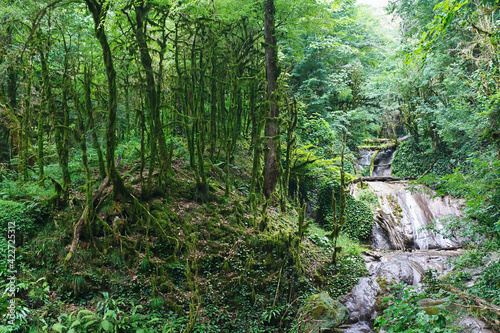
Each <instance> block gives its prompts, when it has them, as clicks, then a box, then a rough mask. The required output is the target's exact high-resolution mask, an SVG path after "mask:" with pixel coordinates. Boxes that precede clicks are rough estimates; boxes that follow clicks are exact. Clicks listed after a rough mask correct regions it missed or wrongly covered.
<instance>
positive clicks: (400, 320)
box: [375, 283, 456, 333]
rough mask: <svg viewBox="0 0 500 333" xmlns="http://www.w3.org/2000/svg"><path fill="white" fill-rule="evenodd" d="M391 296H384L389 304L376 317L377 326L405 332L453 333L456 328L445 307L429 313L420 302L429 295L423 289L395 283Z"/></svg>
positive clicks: (390, 330) (384, 302) (384, 303)
mask: <svg viewBox="0 0 500 333" xmlns="http://www.w3.org/2000/svg"><path fill="white" fill-rule="evenodd" d="M392 288H393V293H392V295H391V296H389V297H386V298H384V300H383V305H385V306H388V308H387V309H385V310H384V313H383V315H382V316H380V317H378V318H377V319H375V326H376V327H377V328H378V329H381V328H383V329H384V330H385V331H387V332H394V333H396V332H398V333H401V332H404V333H417V332H418V333H420V332H422V333H453V332H456V330H455V329H454V328H453V327H451V326H449V325H448V324H449V323H450V322H451V321H452V319H453V318H452V317H451V315H450V313H449V312H448V311H447V310H446V309H443V308H435V310H437V313H436V314H428V313H426V311H425V310H424V309H421V307H420V306H419V304H418V301H419V300H421V299H423V298H425V297H427V295H426V294H425V293H424V292H422V290H418V289H415V288H413V287H408V286H406V285H405V284H404V283H400V284H397V285H394V286H393V287H392ZM433 312H434V311H433Z"/></svg>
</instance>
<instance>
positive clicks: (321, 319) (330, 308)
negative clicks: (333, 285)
mask: <svg viewBox="0 0 500 333" xmlns="http://www.w3.org/2000/svg"><path fill="white" fill-rule="evenodd" d="M300 313H301V317H302V318H304V320H305V321H306V325H305V327H304V328H303V330H301V332H311V333H312V332H318V331H319V332H329V331H332V332H333V329H334V328H335V327H337V326H340V325H342V324H343V323H345V322H346V321H347V319H348V318H349V311H348V310H347V308H346V307H345V306H344V305H343V304H342V303H340V302H339V301H336V300H334V299H332V298H331V297H330V295H328V293H327V292H322V293H319V294H315V295H312V296H310V297H309V298H308V299H307V301H306V303H305V305H304V306H303V307H302V309H301V311H300Z"/></svg>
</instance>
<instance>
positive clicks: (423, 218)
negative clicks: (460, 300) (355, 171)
mask: <svg viewBox="0 0 500 333" xmlns="http://www.w3.org/2000/svg"><path fill="white" fill-rule="evenodd" d="M394 152H395V149H387V150H385V151H382V152H379V153H378V154H377V156H376V157H375V159H374V172H373V176H374V177H380V176H391V167H390V165H391V163H392V159H393V158H394ZM360 155H361V158H360V159H358V165H360V166H366V165H369V164H370V161H371V158H372V155H373V152H372V151H368V150H364V151H360ZM361 186H362V185H361V184H360V183H357V184H354V185H353V187H352V188H351V194H352V195H354V196H356V195H357V193H359V191H360V187H361ZM363 186H365V189H366V188H368V189H369V190H370V191H372V192H373V193H375V194H376V195H377V199H378V208H377V209H376V210H375V212H374V222H375V224H374V228H373V231H372V247H373V248H374V249H375V250H374V251H371V252H368V253H366V255H365V264H366V267H367V269H368V272H369V274H370V275H369V276H368V277H363V278H361V279H360V281H359V283H358V284H357V285H356V286H355V287H354V288H353V290H352V291H351V293H349V294H348V295H346V296H344V297H343V298H342V303H344V305H345V306H346V307H347V308H348V309H349V311H350V318H349V325H347V326H346V327H343V329H342V331H343V332H346V333H360V332H365V333H371V332H373V329H372V325H373V321H374V320H375V318H376V317H377V316H379V315H380V313H379V312H378V311H380V310H379V309H377V307H376V302H377V300H378V298H379V297H381V295H384V293H386V292H387V290H386V288H387V284H390V283H397V282H399V281H404V282H406V283H407V284H408V285H411V286H421V285H422V280H423V277H424V274H425V271H426V270H428V269H432V270H434V271H437V273H438V275H444V274H446V273H447V272H448V271H449V270H450V268H449V267H448V266H447V265H446V261H447V260H448V258H450V257H452V256H457V255H459V254H460V253H461V250H450V251H438V250H439V249H442V248H453V247H455V246H457V245H459V244H460V241H461V240H460V239H452V238H446V237H445V236H444V235H443V234H442V233H440V232H439V231H440V230H443V229H444V227H445V225H446V224H447V223H449V221H451V219H453V218H457V217H459V216H460V215H461V213H460V208H461V203H460V202H459V201H457V200H455V199H453V198H451V197H444V198H441V197H436V196H435V193H434V192H433V191H431V190H430V189H428V188H426V187H424V186H415V185H410V184H409V182H407V181H396V182H381V181H370V182H365V183H364V185H363ZM431 225H433V228H432V229H433V230H431V229H430V228H429V227H430V226H431ZM381 281H383V284H384V285H382V284H380V285H379V282H381ZM471 332H472V331H471ZM474 332H490V331H489V330H487V329H484V327H479V328H478V329H477V330H474Z"/></svg>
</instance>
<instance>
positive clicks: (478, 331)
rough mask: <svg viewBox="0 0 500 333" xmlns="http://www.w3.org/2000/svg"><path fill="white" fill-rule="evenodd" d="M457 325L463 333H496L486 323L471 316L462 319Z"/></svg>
mask: <svg viewBox="0 0 500 333" xmlns="http://www.w3.org/2000/svg"><path fill="white" fill-rule="evenodd" d="M455 324H456V325H457V326H458V327H460V328H461V332H463V333H494V331H492V330H491V329H490V328H489V327H488V325H486V323H484V322H483V321H481V320H479V319H477V318H474V317H470V316H465V317H463V318H460V319H459V320H457V321H456V322H455Z"/></svg>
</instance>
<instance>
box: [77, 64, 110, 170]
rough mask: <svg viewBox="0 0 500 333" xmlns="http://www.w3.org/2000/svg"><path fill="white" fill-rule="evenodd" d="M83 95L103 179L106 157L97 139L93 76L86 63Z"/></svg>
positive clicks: (89, 128) (93, 144)
mask: <svg viewBox="0 0 500 333" xmlns="http://www.w3.org/2000/svg"><path fill="white" fill-rule="evenodd" d="M83 72H84V76H83V96H84V99H85V114H86V117H87V124H88V126H87V127H88V130H89V131H90V135H91V137H92V146H94V149H95V150H96V152H97V160H98V165H99V176H100V177H101V179H104V178H105V177H106V167H105V165H104V157H103V156H102V151H101V145H100V143H99V140H98V139H97V132H96V129H95V124H94V115H93V113H92V99H91V93H90V86H91V85H92V77H91V74H90V69H89V68H88V67H87V64H85V67H84V69H83Z"/></svg>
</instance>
